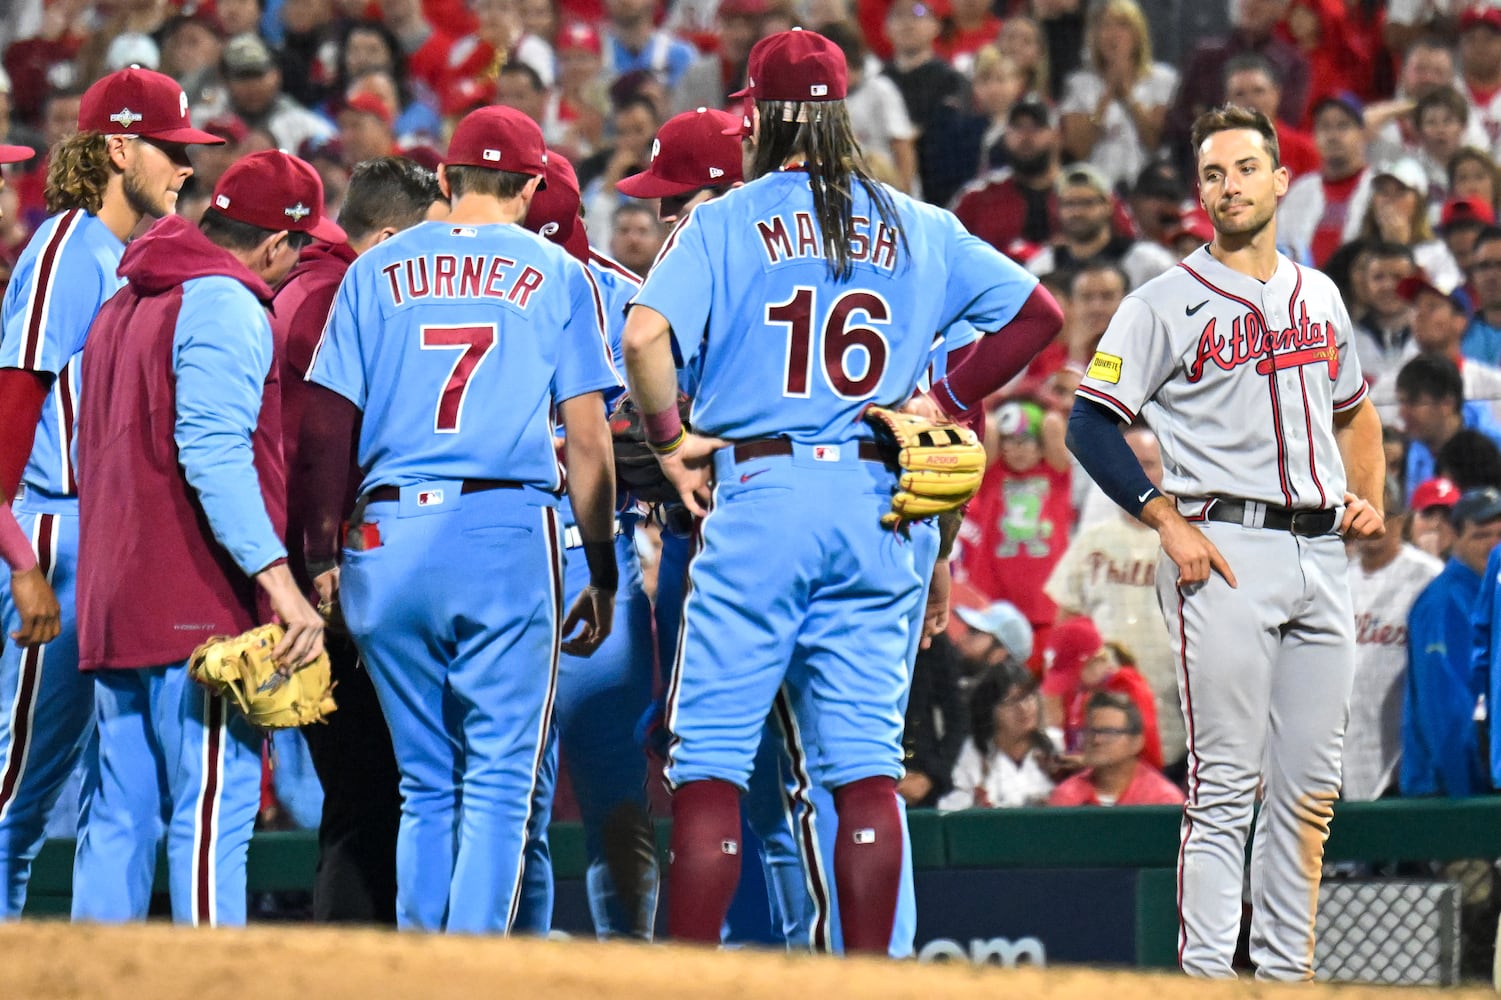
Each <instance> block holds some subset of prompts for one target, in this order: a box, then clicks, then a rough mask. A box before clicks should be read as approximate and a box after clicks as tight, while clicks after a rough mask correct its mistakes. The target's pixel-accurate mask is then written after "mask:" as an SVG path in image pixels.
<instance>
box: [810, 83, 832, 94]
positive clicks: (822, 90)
mask: <svg viewBox="0 0 1501 1000" xmlns="http://www.w3.org/2000/svg"><path fill="white" fill-rule="evenodd" d="M808 94H809V96H811V97H828V96H829V85H828V84H826V83H815V84H813V86H811V87H809V88H808Z"/></svg>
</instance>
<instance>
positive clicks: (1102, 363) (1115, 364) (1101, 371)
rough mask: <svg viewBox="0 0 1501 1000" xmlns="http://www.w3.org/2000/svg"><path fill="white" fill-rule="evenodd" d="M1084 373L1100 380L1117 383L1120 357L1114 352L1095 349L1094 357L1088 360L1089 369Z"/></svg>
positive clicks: (1119, 377)
mask: <svg viewBox="0 0 1501 1000" xmlns="http://www.w3.org/2000/svg"><path fill="white" fill-rule="evenodd" d="M1085 374H1086V375H1088V376H1089V377H1090V378H1093V379H1099V380H1100V381H1101V382H1109V383H1110V384H1111V385H1118V384H1119V383H1120V380H1121V359H1120V358H1118V357H1116V356H1115V355H1114V354H1106V353H1105V352H1104V351H1095V352H1094V357H1093V358H1091V359H1090V362H1089V370H1088V371H1087V372H1086V373H1085Z"/></svg>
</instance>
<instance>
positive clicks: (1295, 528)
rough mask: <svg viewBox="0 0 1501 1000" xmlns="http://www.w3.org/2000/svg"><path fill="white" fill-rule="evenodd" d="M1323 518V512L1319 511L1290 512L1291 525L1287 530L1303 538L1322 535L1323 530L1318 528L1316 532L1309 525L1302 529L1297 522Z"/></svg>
mask: <svg viewBox="0 0 1501 1000" xmlns="http://www.w3.org/2000/svg"><path fill="white" fill-rule="evenodd" d="M1324 516H1325V515H1324V511H1321V510H1295V511H1293V512H1292V524H1291V525H1290V526H1289V530H1291V531H1292V533H1293V534H1295V535H1303V536H1305V537H1311V536H1313V535H1322V534H1323V533H1324V530H1325V529H1324V528H1322V527H1320V528H1319V529H1318V530H1317V531H1315V530H1314V529H1313V527H1312V526H1311V525H1310V526H1309V527H1308V528H1303V527H1301V526H1300V525H1299V524H1298V521H1299V519H1302V518H1319V519H1321V520H1322V519H1323V518H1324Z"/></svg>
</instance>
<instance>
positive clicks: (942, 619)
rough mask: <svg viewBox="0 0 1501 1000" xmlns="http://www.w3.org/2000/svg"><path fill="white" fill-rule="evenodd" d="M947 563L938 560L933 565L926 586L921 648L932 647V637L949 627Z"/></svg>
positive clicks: (944, 560) (946, 561) (948, 577)
mask: <svg viewBox="0 0 1501 1000" xmlns="http://www.w3.org/2000/svg"><path fill="white" fill-rule="evenodd" d="M950 582H951V578H950V576H949V561H948V560H947V559H940V560H938V561H937V562H936V563H934V564H933V580H932V582H931V583H929V584H928V606H927V609H926V610H925V611H924V612H923V621H922V648H923V649H927V648H928V647H929V646H931V645H933V638H934V636H937V635H940V634H941V633H942V632H943V631H944V629H946V628H948V627H949V584H950Z"/></svg>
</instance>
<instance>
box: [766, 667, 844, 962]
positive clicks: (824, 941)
mask: <svg viewBox="0 0 1501 1000" xmlns="http://www.w3.org/2000/svg"><path fill="white" fill-rule="evenodd" d="M772 709H773V711H775V712H776V713H777V722H778V724H779V726H780V728H781V730H782V738H783V739H784V740H785V741H786V746H787V756H788V758H789V759H790V760H791V762H792V774H793V777H794V778H795V779H796V788H795V789H794V791H793V792H792V798H793V799H795V800H797V801H798V802H799V803H801V804H802V807H803V812H802V816H801V817H800V818H799V819H798V826H799V827H800V828H801V831H800V832H801V836H802V838H803V856H804V857H805V858H806V859H807V862H808V875H809V876H810V877H809V879H808V884H809V887H810V888H811V889H812V890H813V892H812V895H813V906H814V909H815V911H816V912H815V915H814V917H813V927H812V939H813V940H812V944H813V950H814V951H815V952H818V953H820V954H827V953H828V951H829V950H830V948H829V886H828V876H827V875H825V874H824V871H823V855H822V854H820V853H819V847H818V829H817V827H815V826H814V825H813V824H814V819H813V802H812V800H811V799H810V798H809V797H808V790H809V787H810V784H811V781H810V778H809V776H808V773H807V767H808V760H807V757H806V756H805V755H804V754H803V748H802V745H801V744H800V743H799V742H798V740H797V738H796V737H795V736H794V735H793V734H794V727H795V726H796V725H797V720H796V719H795V718H794V717H793V715H792V706H791V705H789V704H788V703H787V695H786V692H785V691H778V692H777V696H776V700H775V701H773V702H772Z"/></svg>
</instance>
